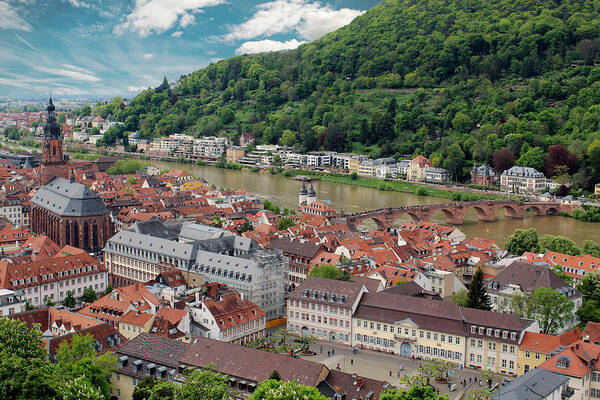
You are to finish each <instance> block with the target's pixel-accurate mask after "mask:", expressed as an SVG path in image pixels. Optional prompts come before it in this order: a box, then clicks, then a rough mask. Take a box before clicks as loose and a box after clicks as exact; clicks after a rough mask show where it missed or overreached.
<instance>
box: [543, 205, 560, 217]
mask: <svg viewBox="0 0 600 400" xmlns="http://www.w3.org/2000/svg"><path fill="white" fill-rule="evenodd" d="M558 213H559V207H558V206H556V207H555V206H551V207H548V208H547V209H546V213H545V215H557V214H558Z"/></svg>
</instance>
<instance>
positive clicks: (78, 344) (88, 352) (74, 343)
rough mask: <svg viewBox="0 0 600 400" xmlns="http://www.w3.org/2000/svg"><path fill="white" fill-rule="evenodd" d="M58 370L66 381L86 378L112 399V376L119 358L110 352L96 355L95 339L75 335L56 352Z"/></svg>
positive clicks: (88, 335) (106, 396)
mask: <svg viewBox="0 0 600 400" xmlns="http://www.w3.org/2000/svg"><path fill="white" fill-rule="evenodd" d="M56 360H57V369H58V371H59V373H60V375H61V376H62V377H64V378H65V379H76V378H80V377H85V379H86V380H87V381H88V382H89V383H91V384H92V385H93V386H94V387H96V388H98V389H99V390H100V391H101V392H102V393H103V394H104V396H105V398H107V399H108V398H110V396H111V390H112V386H111V383H110V376H111V374H112V373H113V372H114V371H116V370H117V357H116V356H115V355H114V354H113V353H110V352H107V353H103V354H101V355H99V356H98V355H96V347H95V338H94V337H93V336H92V335H90V334H87V335H85V336H83V335H79V334H75V335H73V336H72V338H71V341H70V342H69V341H64V342H62V343H61V344H60V345H59V346H58V350H57V351H56Z"/></svg>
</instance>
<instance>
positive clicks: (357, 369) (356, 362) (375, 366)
mask: <svg viewBox="0 0 600 400" xmlns="http://www.w3.org/2000/svg"><path fill="white" fill-rule="evenodd" d="M311 350H314V351H316V352H317V354H316V355H314V356H302V358H304V359H306V360H310V361H315V362H320V363H322V364H324V365H326V366H327V367H328V368H330V369H336V368H338V366H339V369H340V370H341V371H344V372H348V373H356V374H358V375H360V376H364V377H366V378H372V379H378V380H381V381H387V382H390V383H391V384H392V385H394V386H397V387H398V386H401V384H402V382H401V377H402V376H404V375H412V374H414V373H415V371H416V370H417V369H418V368H419V367H420V366H421V365H422V364H423V363H424V362H425V361H423V360H414V359H411V358H406V357H401V356H398V355H391V354H384V353H379V352H376V351H372V350H358V352H357V353H356V354H355V353H354V352H353V350H352V348H350V347H348V346H343V345H332V344H331V343H315V344H313V345H311ZM454 372H455V376H453V377H452V378H451V379H452V383H456V390H455V391H453V392H450V391H449V388H448V385H447V384H445V383H436V382H434V381H433V380H432V381H431V383H432V386H433V387H435V388H436V389H437V390H438V391H439V393H440V394H448V395H449V397H450V399H451V400H455V399H458V398H459V396H460V394H461V392H462V391H463V386H462V385H461V384H460V382H461V381H462V380H463V379H466V381H467V384H466V387H465V388H464V389H465V391H466V392H467V394H468V392H469V391H471V390H474V389H484V388H485V387H486V383H482V384H481V386H480V385H479V378H480V373H479V372H478V371H475V370H472V369H468V368H463V369H462V370H459V368H457V369H456V370H454ZM469 378H470V379H471V383H469ZM475 379H477V383H476V382H475ZM499 380H502V377H501V376H499V377H497V378H496V379H494V384H495V383H496V382H498V381H499ZM463 398H464V399H468V398H469V397H468V395H465V396H464V397H463Z"/></svg>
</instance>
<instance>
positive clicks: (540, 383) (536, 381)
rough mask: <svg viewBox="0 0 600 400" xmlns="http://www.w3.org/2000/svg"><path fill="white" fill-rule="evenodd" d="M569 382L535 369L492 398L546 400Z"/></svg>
mask: <svg viewBox="0 0 600 400" xmlns="http://www.w3.org/2000/svg"><path fill="white" fill-rule="evenodd" d="M568 380H569V378H568V377H566V376H564V375H561V374H559V373H556V372H552V371H547V370H543V369H540V368H535V369H532V370H529V371H527V373H526V374H525V375H522V376H519V377H517V378H515V379H514V380H513V381H512V382H510V384H509V385H508V386H506V387H500V391H499V392H498V393H496V394H494V395H493V396H492V399H493V400H545V399H548V398H549V397H548V396H550V394H552V392H554V391H555V390H557V389H559V388H560V387H561V386H562V385H564V384H565V383H566V382H567V381H568Z"/></svg>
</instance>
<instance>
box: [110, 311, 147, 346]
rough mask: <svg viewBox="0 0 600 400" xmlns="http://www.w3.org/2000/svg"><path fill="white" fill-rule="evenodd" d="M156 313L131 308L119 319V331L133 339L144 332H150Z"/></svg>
mask: <svg viewBox="0 0 600 400" xmlns="http://www.w3.org/2000/svg"><path fill="white" fill-rule="evenodd" d="M154 317H155V316H154V315H152V314H148V313H145V312H140V311H136V310H131V311H129V312H128V313H127V314H125V315H123V316H122V317H121V319H120V320H119V333H120V334H121V335H123V336H125V337H126V338H127V340H131V339H133V338H134V337H136V336H137V335H139V334H140V333H142V332H145V333H148V332H150V328H151V327H152V324H153V323H154Z"/></svg>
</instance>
